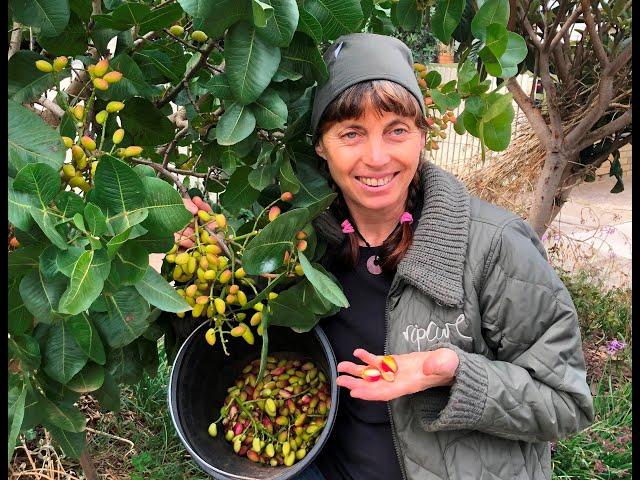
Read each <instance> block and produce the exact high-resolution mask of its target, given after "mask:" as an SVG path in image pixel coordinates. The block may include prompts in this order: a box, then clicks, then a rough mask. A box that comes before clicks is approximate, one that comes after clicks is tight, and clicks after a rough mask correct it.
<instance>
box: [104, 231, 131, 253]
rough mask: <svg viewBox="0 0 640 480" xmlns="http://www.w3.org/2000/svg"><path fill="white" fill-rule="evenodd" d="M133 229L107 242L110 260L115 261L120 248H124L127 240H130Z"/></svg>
mask: <svg viewBox="0 0 640 480" xmlns="http://www.w3.org/2000/svg"><path fill="white" fill-rule="evenodd" d="M132 228H133V227H130V228H127V229H126V230H125V231H124V232H122V233H119V234H118V235H116V236H115V237H113V238H112V239H111V240H109V241H108V242H107V253H108V254H109V258H111V259H113V258H114V257H115V256H116V252H117V251H118V250H119V249H120V247H122V245H123V244H124V243H125V242H126V241H127V240H129V235H131V229H132Z"/></svg>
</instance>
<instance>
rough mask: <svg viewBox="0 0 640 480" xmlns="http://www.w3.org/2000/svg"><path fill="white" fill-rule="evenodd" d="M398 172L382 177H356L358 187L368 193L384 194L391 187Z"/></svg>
mask: <svg viewBox="0 0 640 480" xmlns="http://www.w3.org/2000/svg"><path fill="white" fill-rule="evenodd" d="M397 175H398V172H395V173H392V174H390V175H384V176H375V177H374V176H371V177H364V176H363V177H356V180H357V181H358V183H359V184H360V186H361V187H362V188H363V189H365V190H366V191H369V192H386V191H387V190H389V189H390V188H392V187H393V185H392V184H393V183H394V182H393V181H394V180H395V178H396V176H397Z"/></svg>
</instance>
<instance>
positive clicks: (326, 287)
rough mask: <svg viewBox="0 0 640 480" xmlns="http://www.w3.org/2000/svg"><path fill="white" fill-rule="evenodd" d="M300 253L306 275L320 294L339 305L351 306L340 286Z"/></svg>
mask: <svg viewBox="0 0 640 480" xmlns="http://www.w3.org/2000/svg"><path fill="white" fill-rule="evenodd" d="M298 255H299V258H300V264H301V265H302V269H303V270H304V276H305V277H307V278H308V279H309V281H310V282H311V284H312V285H313V287H314V288H315V289H316V292H318V295H321V296H322V297H324V298H326V299H327V300H328V301H329V302H331V303H332V304H334V305H336V306H338V307H343V308H347V307H349V301H348V300H347V297H345V296H344V293H342V290H341V289H340V287H339V286H338V285H336V284H335V283H334V282H333V280H331V279H330V278H329V277H327V276H326V275H325V274H324V273H322V272H320V271H319V270H316V269H315V268H314V267H313V265H311V262H309V260H308V259H307V257H306V256H305V254H304V253H303V252H298Z"/></svg>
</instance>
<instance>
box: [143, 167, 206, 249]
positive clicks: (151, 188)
mask: <svg viewBox="0 0 640 480" xmlns="http://www.w3.org/2000/svg"><path fill="white" fill-rule="evenodd" d="M141 181H142V184H143V187H144V192H145V195H144V201H145V204H144V207H145V208H146V209H147V211H148V212H149V214H148V216H147V218H146V219H145V220H144V221H143V222H142V226H143V227H144V228H146V229H147V230H148V231H149V233H151V234H152V235H156V236H158V237H162V236H166V235H172V234H173V232H177V231H178V230H181V229H182V228H184V227H185V226H186V225H187V223H189V221H190V220H192V219H193V215H191V213H190V212H189V211H188V210H187V209H186V208H185V206H184V203H183V201H182V197H181V196H180V193H178V191H177V190H176V189H175V188H173V187H172V186H171V185H169V184H168V183H167V182H165V181H163V180H160V179H159V178H150V177H145V178H142V179H141Z"/></svg>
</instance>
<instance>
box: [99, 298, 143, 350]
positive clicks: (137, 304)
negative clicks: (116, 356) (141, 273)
mask: <svg viewBox="0 0 640 480" xmlns="http://www.w3.org/2000/svg"><path fill="white" fill-rule="evenodd" d="M105 302H106V306H107V312H106V313H101V314H97V315H96V316H95V317H94V321H95V324H96V327H97V328H98V330H99V331H100V334H101V336H102V338H104V339H105V340H106V341H107V343H108V344H109V346H110V347H111V348H121V347H124V346H125V345H128V344H130V343H131V342H133V341H134V340H135V339H136V338H138V337H139V336H140V335H142V334H143V333H144V332H145V330H146V329H147V327H148V326H149V322H148V320H147V319H148V318H149V304H148V303H147V302H146V300H145V299H144V298H143V297H142V296H141V295H140V294H139V293H138V292H137V290H136V289H135V288H133V287H124V288H121V289H120V290H118V291H117V292H116V293H115V294H113V295H106V296H105Z"/></svg>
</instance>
